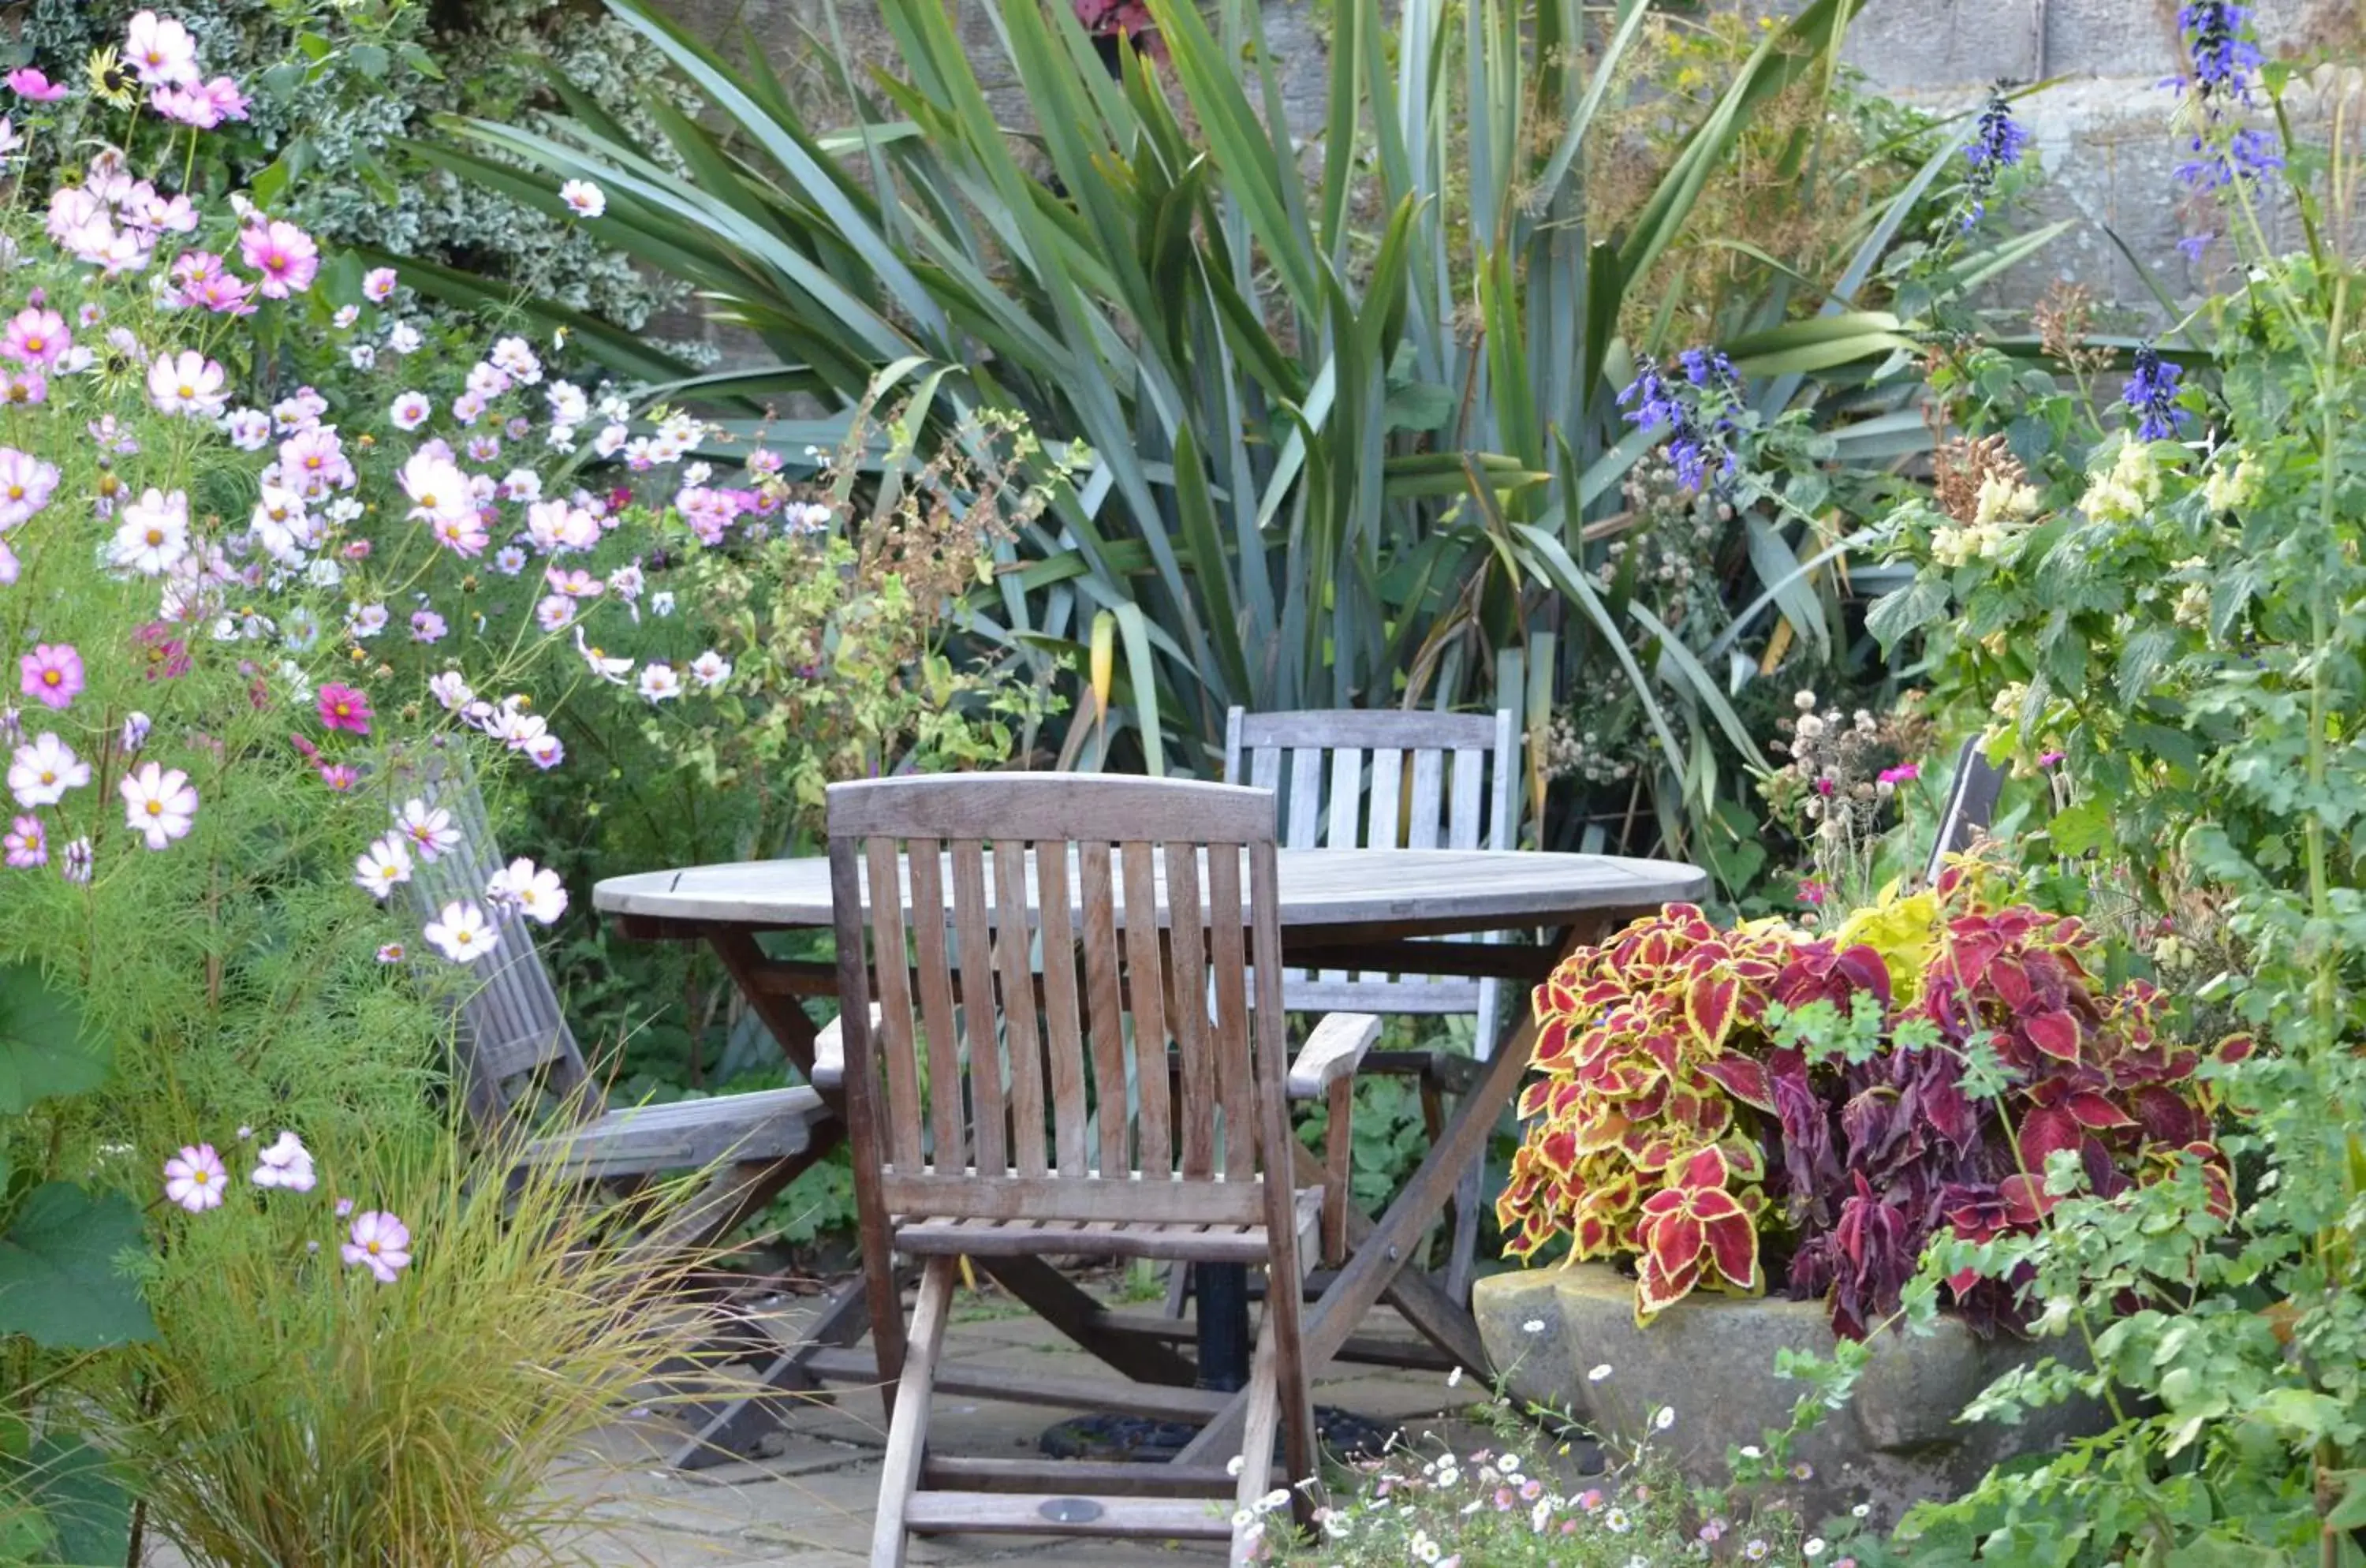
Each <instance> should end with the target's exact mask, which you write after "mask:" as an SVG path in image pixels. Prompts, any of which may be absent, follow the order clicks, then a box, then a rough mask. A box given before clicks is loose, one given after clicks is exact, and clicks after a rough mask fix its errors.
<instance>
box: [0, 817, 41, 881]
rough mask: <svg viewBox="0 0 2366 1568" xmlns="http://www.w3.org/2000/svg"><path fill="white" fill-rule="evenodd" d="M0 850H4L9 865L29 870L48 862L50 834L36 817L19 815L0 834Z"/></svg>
mask: <svg viewBox="0 0 2366 1568" xmlns="http://www.w3.org/2000/svg"><path fill="white" fill-rule="evenodd" d="M0 852H6V863H7V864H8V865H9V867H10V868H11V869H13V870H17V871H29V870H31V869H32V868H33V867H35V866H37V865H47V864H49V863H50V836H49V834H48V832H47V831H45V830H44V829H42V827H41V819H40V818H38V817H19V818H17V819H16V820H15V821H13V822H11V823H9V824H8V831H7V832H6V834H5V835H0Z"/></svg>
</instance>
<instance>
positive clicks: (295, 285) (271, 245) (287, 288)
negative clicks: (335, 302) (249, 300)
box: [238, 218, 321, 299]
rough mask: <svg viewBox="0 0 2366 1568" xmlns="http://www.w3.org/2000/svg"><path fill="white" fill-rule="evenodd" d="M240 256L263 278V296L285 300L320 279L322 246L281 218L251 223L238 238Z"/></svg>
mask: <svg viewBox="0 0 2366 1568" xmlns="http://www.w3.org/2000/svg"><path fill="white" fill-rule="evenodd" d="M238 250H239V255H240V256H241V257H242V259H243V260H244V261H245V263H246V265H248V266H250V267H252V268H254V270H255V271H256V272H257V273H260V274H261V275H262V277H263V282H262V285H261V287H262V289H263V297H264V298H265V299H287V297H288V296H289V295H290V294H300V293H302V292H303V291H304V290H305V289H307V288H311V287H312V279H313V278H315V277H316V276H320V271H321V247H320V246H318V245H316V244H314V243H312V237H311V236H310V235H309V234H307V233H305V232H304V231H303V230H301V229H299V228H298V227H296V225H295V224H293V223H289V222H287V221H286V220H282V219H276V218H275V219H273V220H271V221H270V222H268V223H250V224H248V225H247V226H246V228H245V229H244V230H242V231H241V232H240V234H239V237H238Z"/></svg>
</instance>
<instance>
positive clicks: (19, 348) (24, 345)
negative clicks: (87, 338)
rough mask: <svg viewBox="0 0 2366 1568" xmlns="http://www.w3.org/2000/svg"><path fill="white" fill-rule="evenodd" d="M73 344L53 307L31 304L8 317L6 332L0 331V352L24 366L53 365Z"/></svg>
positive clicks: (71, 337)
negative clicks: (46, 308)
mask: <svg viewBox="0 0 2366 1568" xmlns="http://www.w3.org/2000/svg"><path fill="white" fill-rule="evenodd" d="M71 347H73V333H70V332H68V331H67V330H66V319H65V318H64V317H63V316H61V315H59V314H58V313H57V312H56V311H55V310H39V309H36V308H33V307H28V308H26V309H25V310H19V311H17V313H16V314H15V315H14V316H11V317H10V318H9V319H8V328H7V331H6V333H5V334H0V354H5V355H7V356H8V357H9V358H11V359H14V360H17V361H19V362H20V363H22V364H26V365H41V366H49V365H55V364H56V363H57V362H58V359H59V356H60V355H63V354H64V353H65V351H66V350H67V349H69V348H71Z"/></svg>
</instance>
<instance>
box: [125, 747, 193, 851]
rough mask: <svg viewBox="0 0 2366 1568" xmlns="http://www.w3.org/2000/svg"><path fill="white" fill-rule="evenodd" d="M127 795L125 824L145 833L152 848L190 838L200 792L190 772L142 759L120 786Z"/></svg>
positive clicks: (142, 833) (140, 832)
mask: <svg viewBox="0 0 2366 1568" xmlns="http://www.w3.org/2000/svg"><path fill="white" fill-rule="evenodd" d="M117 788H118V791H119V792H120V793H121V795H122V796H123V822H124V826H125V827H127V828H129V829H131V830H132V831H133V832H135V833H138V834H140V835H141V836H142V837H143V838H145V839H146V840H147V841H148V847H149V848H150V849H152V850H161V849H166V848H169V847H170V846H171V845H172V842H173V840H175V839H186V838H187V837H188V836H189V829H191V828H192V827H193V826H195V825H196V822H197V791H196V790H195V789H193V788H191V787H190V784H189V775H188V774H186V773H183V772H182V771H181V770H180V769H178V768H171V769H167V768H163V767H161V766H159V765H158V764H156V763H154V762H142V763H141V765H140V770H139V772H137V773H129V774H126V775H125V777H124V780H123V782H122V784H119V785H118V786H117Z"/></svg>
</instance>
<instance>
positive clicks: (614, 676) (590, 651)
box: [575, 626, 633, 686]
mask: <svg viewBox="0 0 2366 1568" xmlns="http://www.w3.org/2000/svg"><path fill="white" fill-rule="evenodd" d="M575 651H576V652H578V653H580V654H581V655H582V656H583V662H584V663H586V664H588V665H590V666H591V673H593V674H594V675H597V676H599V677H600V679H602V680H603V681H606V682H610V683H611V684H614V685H618V686H621V685H623V684H624V683H625V676H626V675H627V674H629V673H630V672H631V671H632V668H633V661H632V660H629V659H616V658H612V657H611V656H609V655H608V654H606V653H603V652H602V651H601V650H600V649H597V648H594V647H592V646H591V642H590V641H589V640H587V639H586V638H585V637H584V636H583V628H582V627H581V626H577V627H576V628H575Z"/></svg>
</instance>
